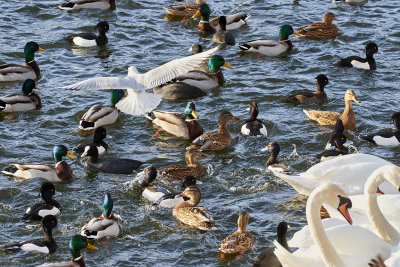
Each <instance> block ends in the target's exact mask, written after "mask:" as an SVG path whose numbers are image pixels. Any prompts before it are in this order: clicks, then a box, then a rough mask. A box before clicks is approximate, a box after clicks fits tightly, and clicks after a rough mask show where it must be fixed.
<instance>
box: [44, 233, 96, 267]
mask: <svg viewBox="0 0 400 267" xmlns="http://www.w3.org/2000/svg"><path fill="white" fill-rule="evenodd" d="M84 248H88V249H93V250H98V248H97V247H95V246H93V245H91V244H90V243H89V242H88V240H87V238H86V237H85V236H82V235H74V236H73V237H72V238H71V241H70V242H69V251H70V252H71V255H72V259H71V260H70V261H68V262H55V263H45V264H42V265H39V266H38V267H86V264H85V260H84V259H83V256H82V255H81V250H82V249H84Z"/></svg>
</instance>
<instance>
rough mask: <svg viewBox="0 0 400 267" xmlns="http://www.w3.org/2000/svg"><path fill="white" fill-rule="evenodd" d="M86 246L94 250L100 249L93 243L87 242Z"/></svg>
mask: <svg viewBox="0 0 400 267" xmlns="http://www.w3.org/2000/svg"><path fill="white" fill-rule="evenodd" d="M86 248H88V249H93V250H99V249H98V248H97V247H95V246H93V245H91V244H89V243H88V244H87V246H86Z"/></svg>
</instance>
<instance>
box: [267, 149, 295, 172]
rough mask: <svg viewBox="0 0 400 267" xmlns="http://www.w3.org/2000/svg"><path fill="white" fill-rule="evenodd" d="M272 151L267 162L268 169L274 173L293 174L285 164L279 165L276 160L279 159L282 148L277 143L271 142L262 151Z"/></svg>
mask: <svg viewBox="0 0 400 267" xmlns="http://www.w3.org/2000/svg"><path fill="white" fill-rule="evenodd" d="M267 150H268V151H270V152H271V155H270V157H269V159H268V161H267V168H268V169H269V170H272V171H278V172H291V170H290V168H289V167H288V166H286V165H285V164H283V163H279V162H278V161H277V160H276V158H277V157H278V154H279V152H280V151H281V147H280V146H279V145H278V143H277V142H270V143H269V144H268V146H267V147H265V148H263V149H261V151H267Z"/></svg>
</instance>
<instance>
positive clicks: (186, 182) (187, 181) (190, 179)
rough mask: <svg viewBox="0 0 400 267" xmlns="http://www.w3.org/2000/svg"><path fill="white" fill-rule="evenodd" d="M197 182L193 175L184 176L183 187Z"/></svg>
mask: <svg viewBox="0 0 400 267" xmlns="http://www.w3.org/2000/svg"><path fill="white" fill-rule="evenodd" d="M195 184H196V178H195V177H194V176H192V175H187V176H186V177H185V178H183V180H182V185H181V186H182V188H184V189H185V188H186V187H188V186H191V185H195Z"/></svg>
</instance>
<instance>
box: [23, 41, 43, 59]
mask: <svg viewBox="0 0 400 267" xmlns="http://www.w3.org/2000/svg"><path fill="white" fill-rule="evenodd" d="M37 51H42V52H44V51H46V50H44V49H42V48H40V47H39V45H38V44H37V43H35V42H27V43H26V45H25V48H24V54H25V62H26V63H29V62H31V61H33V60H35V53H36V52H37Z"/></svg>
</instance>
